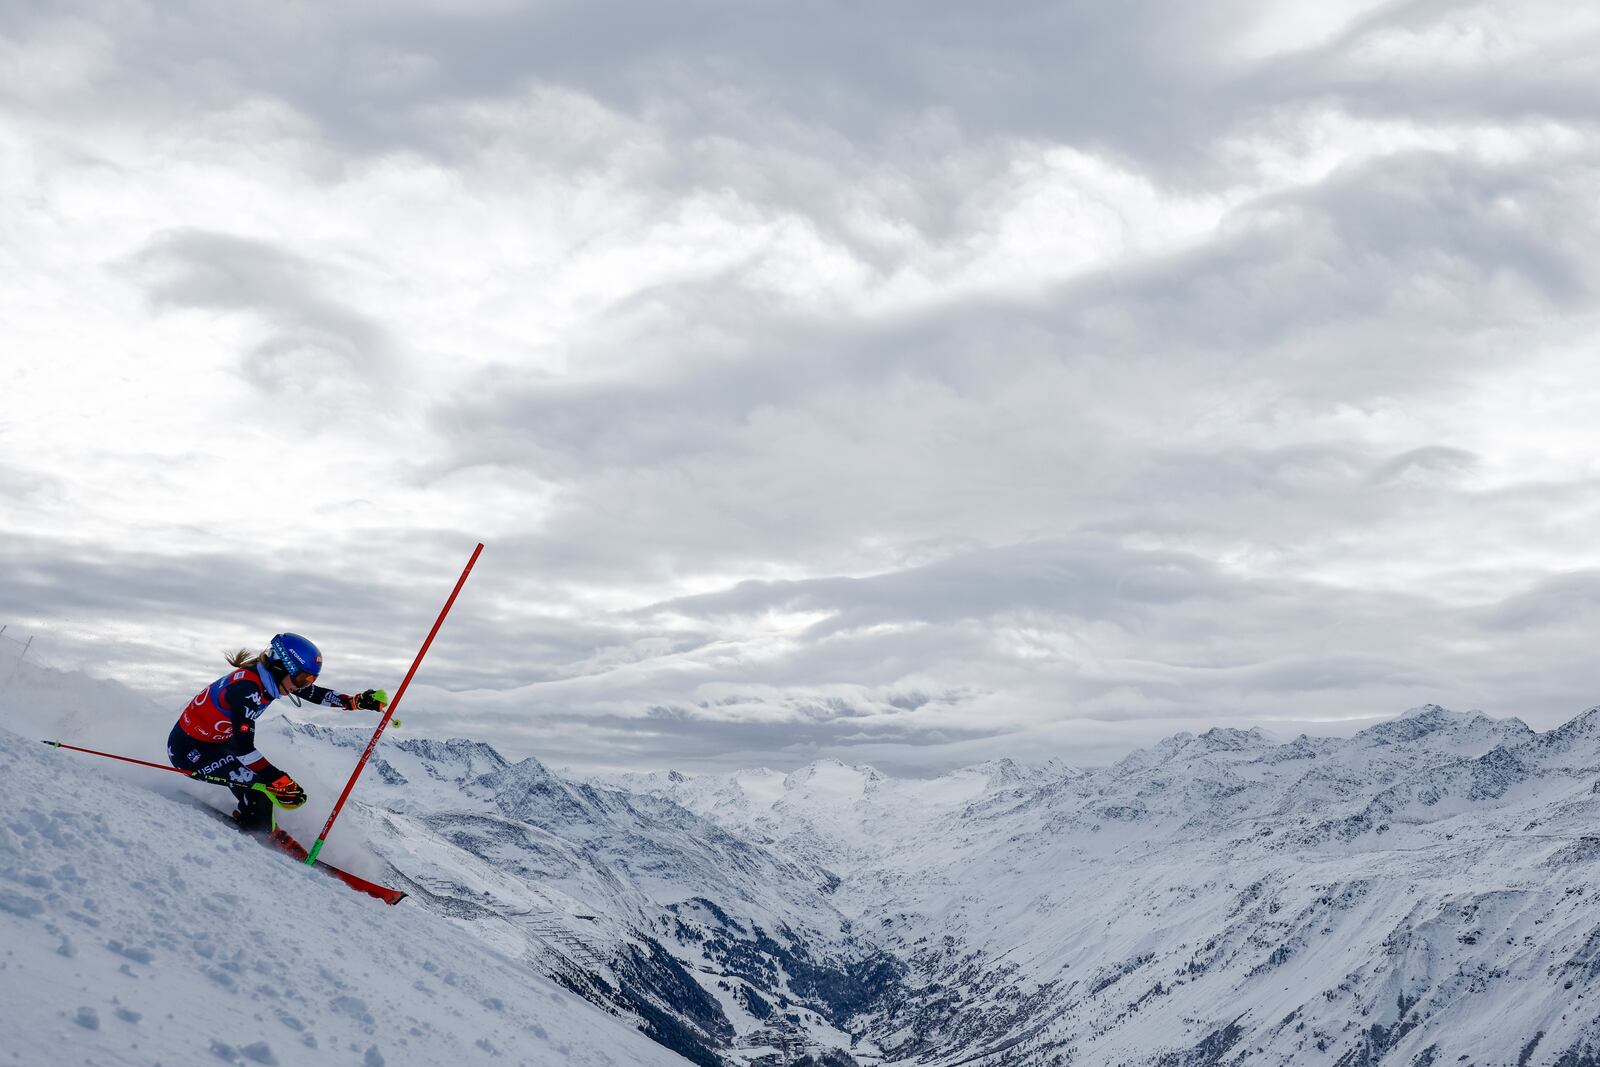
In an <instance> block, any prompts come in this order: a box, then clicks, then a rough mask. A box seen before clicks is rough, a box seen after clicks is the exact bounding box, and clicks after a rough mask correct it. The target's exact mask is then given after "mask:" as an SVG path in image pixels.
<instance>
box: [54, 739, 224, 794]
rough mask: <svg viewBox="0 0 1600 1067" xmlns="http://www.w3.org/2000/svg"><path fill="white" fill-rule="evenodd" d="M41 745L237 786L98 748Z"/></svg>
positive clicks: (212, 777)
mask: <svg viewBox="0 0 1600 1067" xmlns="http://www.w3.org/2000/svg"><path fill="white" fill-rule="evenodd" d="M41 744H46V745H50V746H52V747H54V748H64V749H67V750H69V751H71V752H86V753H88V754H89V755H91V756H104V757H105V758H106V759H114V760H121V761H122V762H123V763H136V764H138V765H139V766H141V767H153V768H155V769H156V770H158V771H171V772H172V773H173V774H181V775H183V776H184V777H185V778H193V779H195V780H196V781H199V782H213V783H215V784H217V785H235V784H236V783H234V782H232V781H229V780H228V779H226V778H218V777H217V776H216V775H213V774H201V773H200V772H199V771H186V770H184V769H183V768H182V767H169V766H168V765H167V764H165V763H151V762H150V761H149V760H143V759H134V758H133V757H132V756H119V755H117V754H116V753H115V752H101V751H100V750H99V749H96V748H79V747H78V746H77V745H69V744H66V743H64V742H61V741H42V742H41Z"/></svg>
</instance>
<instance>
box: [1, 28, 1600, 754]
mask: <svg viewBox="0 0 1600 1067" xmlns="http://www.w3.org/2000/svg"><path fill="white" fill-rule="evenodd" d="M1597 119H1600V13H1596V12H1587V11H1575V10H1573V9H1572V8H1571V6H1570V5H1565V4H1556V3H1542V2H1537V0H1513V2H1510V3H1478V4H1474V3H1459V2H1450V0H1415V2H1396V3H1384V2H1375V0H1343V2H1318V3H1291V4H1283V3H1265V2H1260V3H1258V2H1245V0H1238V2H1225V3H1214V4H1204V5H1195V4H1184V3H1175V2H1149V3H1139V2H1135V3H1124V4H1117V5H1106V4H1091V3H1077V2H1055V3H1032V2H1028V3H1015V4H1004V5H973V4H967V3H959V4H958V3H943V2H935V3H930V2H926V0H919V2H917V3H899V2H885V3H875V4H855V3H835V2H823V3H800V4H796V3H785V4H773V3H756V4H751V3H726V2H712V0H708V2H694V3H684V4H671V5H661V4H649V3H640V2H637V0H623V2H606V3H593V2H589V3H581V4H580V3H567V2H542V3H518V2H513V0H479V2H475V3H461V2H452V3H442V2H432V0H413V2H409V3H406V2H401V3H382V4H380V3H348V4H340V5H304V4H288V5H266V6H261V5H257V6H256V7H254V8H249V7H243V8H242V7H239V6H237V5H224V4H216V3H209V2H194V3H181V4H161V5H148V6H145V5H138V4H126V3H104V4H96V3H83V4H75V3H53V4H49V5H37V4H21V3H7V2H4V0H0V330H3V333H0V498H3V500H4V501H5V504H4V506H3V507H0V623H4V624H8V625H9V626H10V627H11V629H10V630H8V633H22V634H36V635H37V643H36V646H35V648H36V650H37V654H38V655H40V656H42V657H43V658H45V659H46V660H47V661H48V662H50V663H52V664H54V665H56V666H59V667H68V668H79V667H82V668H88V669H92V670H95V671H98V672H102V673H105V674H109V675H114V676H116V677H119V678H121V679H122V680H124V681H127V682H129V683H130V684H132V685H135V686H136V687H138V688H141V689H144V690H146V691H149V692H151V693H152V694H153V695H156V696H158V697H160V698H161V699H166V700H170V701H171V702H173V704H174V705H175V706H176V704H177V702H179V701H181V700H182V699H184V698H185V697H186V696H188V695H189V694H190V693H192V692H193V691H194V690H195V689H197V688H198V687H199V686H200V685H201V684H203V683H205V682H207V681H209V680H210V678H211V677H213V676H214V675H215V674H216V673H217V672H218V671H219V669H220V667H221V660H220V658H219V656H218V653H219V652H220V651H221V650H222V649H224V648H236V647H239V646H241V645H251V646H256V645H259V644H261V643H262V642H264V640H265V639H266V638H267V637H268V636H270V635H271V634H272V633H273V632H275V631H277V630H281V629H292V630H296V631H299V632H302V633H305V634H307V635H309V636H311V637H312V638H313V639H314V640H316V641H318V642H319V643H320V644H321V645H322V647H323V649H324V651H325V653H326V655H327V657H328V663H329V666H328V675H327V680H328V681H329V682H330V683H332V684H334V685H336V686H339V687H342V688H345V689H358V688H362V687H365V686H367V685H381V684H388V685H390V686H391V687H392V686H393V685H394V684H395V683H397V682H398V680H399V677H400V675H401V673H402V672H403V671H404V669H405V667H406V666H407V664H408V663H409V661H410V658H411V656H412V654H413V653H414V651H415V647H416V645H417V643H418V642H419V641H420V640H421V638H422V636H423V635H424V634H425V633H426V631H427V628H428V626H429V624H430V623H431V622H432V620H433V616H434V613H435V612H436V611H437V610H438V606H439V604H440V603H441V602H442V600H443V598H444V596H445V595H446V594H447V593H448V591H449V589H450V586H451V583H452V582H453V581H454V579H455V576H456V574H457V573H458V572H459V569H460V567H461V566H462V565H463V564H464V563H465V561H466V558H467V556H468V555H469V553H470V552H471V550H472V546H473V544H474V543H475V542H477V541H479V540H481V541H484V542H485V543H486V544H487V548H486V550H485V553H484V555H483V557H482V561H481V562H480V564H479V567H478V570H477V572H476V574H475V576H474V578H473V580H472V582H471V583H470V584H469V585H468V587H467V590H466V592H465V593H464V594H463V596H462V598H461V600H460V601H459V604H458V607H457V609H456V614H455V615H454V616H453V617H452V618H451V620H450V622H449V623H448V624H447V626H446V628H445V630H444V632H443V633H442V635H441V637H440V640H439V642H438V643H437V644H436V645H435V647H434V650H433V651H432V652H431V653H430V658H429V660H428V661H427V665H426V667H425V669H424V671H423V673H422V674H421V675H420V676H419V680H418V683H417V686H416V687H415V688H414V689H413V690H412V693H411V695H409V696H408V698H407V705H408V706H409V714H407V715H406V716H403V717H405V718H407V719H408V726H412V724H415V725H414V727H413V728H415V729H417V730H420V731H424V732H428V733H436V734H441V735H444V734H466V735H469V736H473V737H478V738H482V739H484V740H488V741H491V742H493V743H495V744H497V745H499V746H501V747H502V748H503V749H505V750H506V751H507V752H508V753H510V754H512V755H518V756H520V755H529V754H533V755H538V756H540V757H541V758H543V759H546V760H547V761H549V762H552V763H555V764H558V765H561V764H570V765H574V766H582V767H623V766H627V767H661V766H677V767H682V768H685V769H698V768H713V767H731V766H739V765H755V764H766V765H769V766H776V767H793V766H796V765H798V764H800V763H803V762H805V761H807V760H810V759H812V758H815V757H817V756H820V755H831V756H837V757H839V758H843V759H846V760H851V761H861V762H873V763H877V764H879V765H881V766H884V767H886V768H889V769H895V770H903V771H912V772H918V773H921V772H932V771H937V770H939V769H941V768H947V767H950V766H955V765H960V764H965V763H971V762H975V761H977V760H980V759H985V758H989V757H993V756H1000V755H1010V756H1014V757H1019V758H1024V759H1043V758H1045V757H1050V756H1055V757H1060V758H1063V759H1066V760H1068V761H1072V762H1080V763H1089V762H1100V761H1103V760H1106V759H1108V758H1112V757H1114V756H1115V755H1117V754H1119V753H1120V752H1122V751H1125V750H1126V749H1128V748H1130V747H1132V746H1134V745H1138V744H1144V743H1149V742H1151V741H1154V740H1156V739H1157V738H1159V737H1161V736H1164V735H1165V734H1168V733H1171V732H1173V731H1175V730H1178V729H1193V730H1200V729H1204V728H1206V727H1209V726H1211V725H1218V724H1222V725H1234V726H1251V725H1262V726H1264V727H1266V728H1268V729H1271V730H1274V731H1278V732H1280V733H1283V734H1285V735H1291V736H1292V735H1293V734H1294V733H1297V732H1300V731H1302V730H1305V731H1309V732H1312V733H1316V732H1339V731H1348V730H1349V729H1353V728H1356V727H1357V726H1359V725H1361V724H1363V723H1364V722H1367V721H1370V720H1371V719H1373V718H1375V717H1387V716H1390V715H1394V714H1397V713H1399V712H1401V711H1403V710H1405V709H1406V708H1408V707H1411V706H1414V705H1416V704H1421V703H1424V702H1429V701H1435V702H1439V703H1443V704H1446V705H1449V706H1453V707H1458V708H1463V709H1464V708H1472V707H1478V708H1482V709H1484V710H1486V711H1488V712H1490V713H1492V714H1497V715H1521V716H1523V717H1524V718H1526V719H1527V720H1528V721H1529V722H1530V723H1532V724H1533V725H1535V726H1539V727H1541V728H1544V727H1548V726H1551V725H1554V724H1556V723H1558V722H1560V721H1563V720H1565V719H1566V718H1568V717H1570V716H1571V715H1573V714H1575V713H1576V712H1578V711H1580V710H1582V709H1583V708H1585V707H1588V706H1590V705H1592V704H1595V703H1600V697H1597V693H1600V687H1597V685H1596V671H1595V666H1594V655H1593V653H1592V646H1593V644H1594V641H1593V634H1594V628H1595V626H1596V624H1597V623H1600V539H1597V538H1596V536H1595V530H1596V529H1600V458H1597V457H1600V430H1597V429H1596V419H1595V412H1596V411H1600V369H1597V364H1596V358H1595V351H1594V336H1595V327H1596V322H1597V311H1600V302H1597V299H1596V286H1597V281H1600V251H1597V249H1600V222H1597V219H1600V212H1597V199H1596V192H1595V191H1596V190H1597V189H1600V141H1597V132H1600V124H1597ZM168 725H169V724H167V723H164V722H163V723H151V726H150V728H151V731H152V736H156V735H164V732H165V730H166V729H167V728H168Z"/></svg>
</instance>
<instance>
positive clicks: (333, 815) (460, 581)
mask: <svg viewBox="0 0 1600 1067" xmlns="http://www.w3.org/2000/svg"><path fill="white" fill-rule="evenodd" d="M482 551H483V544H482V542H479V544H478V547H477V548H474V549H473V550H472V558H471V559H469V560H467V565H466V567H465V568H463V569H462V571H461V577H459V578H457V579H456V587H455V588H454V589H452V590H450V599H449V600H446V601H445V602H444V607H443V608H440V609H439V617H438V618H437V619H435V620H433V629H431V630H429V631H428V637H427V639H426V640H425V641H423V642H422V647H421V648H419V649H417V658H416V659H414V660H412V661H411V669H410V670H409V671H407V672H406V678H405V681H403V682H401V683H400V688H399V689H397V690H396V691H395V694H394V699H393V700H391V701H389V706H388V707H387V708H385V709H384V712H383V719H382V720H381V721H379V723H378V728H377V729H376V730H374V731H372V740H370V741H368V742H367V748H366V751H365V752H363V753H361V758H360V759H359V760H357V761H356V769H355V770H353V771H351V772H350V780H349V781H348V782H346V783H345V784H344V792H342V793H340V794H339V799H338V800H337V801H336V802H334V805H333V810H332V811H330V812H329V813H328V821H327V822H326V823H325V824H323V827H322V832H321V833H320V834H318V835H317V840H316V842H315V843H314V844H313V845H312V846H311V849H310V851H308V852H307V854H306V863H307V864H315V863H316V862H317V853H319V852H321V851H322V843H323V842H324V841H326V840H327V839H328V831H330V830H332V829H333V820H335V819H337V818H338V817H339V810H340V809H341V808H343V807H344V802H345V801H346V800H348V799H350V790H352V789H354V788H355V787H356V779H357V778H359V777H361V771H362V769H363V768H365V767H366V765H367V760H368V759H370V758H371V757H372V750H373V749H374V748H377V747H378V738H379V737H380V736H382V734H383V729H384V727H386V726H388V725H389V719H390V717H391V716H393V715H394V709H395V708H397V707H399V706H400V698H401V697H403V696H405V695H406V686H408V685H410V684H411V679H412V677H413V676H414V675H415V674H416V673H417V668H418V667H420V666H421V665H422V657H423V656H426V655H427V654H428V646H429V645H431V644H433V638H434V635H435V634H437V633H438V632H439V627H441V626H443V625H444V617H445V616H446V615H448V614H450V608H451V607H452V606H454V604H455V602H456V596H457V594H459V593H460V592H461V587H462V586H464V585H466V584H467V575H469V574H471V573H472V565H473V564H474V563H476V562H478V555H479V553H481V552H482Z"/></svg>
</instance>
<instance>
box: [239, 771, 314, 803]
mask: <svg viewBox="0 0 1600 1067" xmlns="http://www.w3.org/2000/svg"><path fill="white" fill-rule="evenodd" d="M250 788H251V789H255V790H258V791H260V792H262V793H265V794H267V796H268V797H270V798H271V799H272V802H273V803H274V804H276V805H278V807H280V808H298V807H299V806H300V805H302V804H304V803H305V802H306V791H305V790H304V789H301V788H300V783H299V782H296V781H295V780H294V779H293V778H290V777H289V776H288V775H287V774H280V775H278V777H277V778H276V779H275V780H274V781H273V782H272V783H271V784H270V785H269V784H267V783H265V782H257V783H256V784H255V785H252V786H251V787H250Z"/></svg>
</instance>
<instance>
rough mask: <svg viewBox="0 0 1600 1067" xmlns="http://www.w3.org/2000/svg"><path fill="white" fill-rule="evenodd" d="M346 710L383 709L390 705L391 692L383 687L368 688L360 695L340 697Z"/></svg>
mask: <svg viewBox="0 0 1600 1067" xmlns="http://www.w3.org/2000/svg"><path fill="white" fill-rule="evenodd" d="M339 699H340V700H342V701H343V702H344V710H346V711H382V710H383V709H384V708H386V707H388V706H389V694H388V693H386V692H384V691H383V690H382V689H368V690H366V691H365V692H363V693H361V694H360V695H358V696H346V697H340V698H339Z"/></svg>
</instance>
